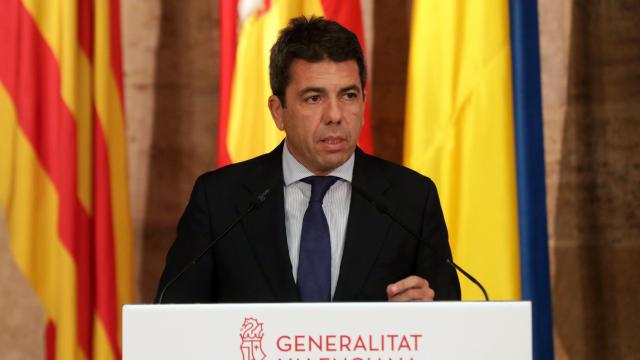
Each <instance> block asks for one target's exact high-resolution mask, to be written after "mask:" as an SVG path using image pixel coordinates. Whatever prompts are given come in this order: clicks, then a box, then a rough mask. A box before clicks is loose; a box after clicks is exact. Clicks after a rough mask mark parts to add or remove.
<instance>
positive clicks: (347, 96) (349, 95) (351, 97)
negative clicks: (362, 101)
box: [344, 92, 358, 100]
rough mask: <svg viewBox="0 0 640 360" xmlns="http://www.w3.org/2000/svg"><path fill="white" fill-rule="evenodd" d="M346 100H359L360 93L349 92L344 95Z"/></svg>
mask: <svg viewBox="0 0 640 360" xmlns="http://www.w3.org/2000/svg"><path fill="white" fill-rule="evenodd" d="M344 98H345V99H347V100H354V99H357V98H358V93H356V92H347V93H344Z"/></svg>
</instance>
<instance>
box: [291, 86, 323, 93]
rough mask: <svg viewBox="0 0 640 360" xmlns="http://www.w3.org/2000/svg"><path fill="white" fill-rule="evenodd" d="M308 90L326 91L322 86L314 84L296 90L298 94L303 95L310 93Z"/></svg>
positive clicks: (315, 91)
mask: <svg viewBox="0 0 640 360" xmlns="http://www.w3.org/2000/svg"><path fill="white" fill-rule="evenodd" d="M310 92H314V93H321V94H322V93H325V92H327V91H326V90H325V89H324V88H321V87H315V86H308V87H306V88H304V89H302V90H300V91H298V95H304V94H306V93H310Z"/></svg>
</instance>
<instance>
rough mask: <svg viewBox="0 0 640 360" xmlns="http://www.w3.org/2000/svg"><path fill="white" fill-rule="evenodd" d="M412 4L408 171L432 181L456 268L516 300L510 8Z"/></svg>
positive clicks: (465, 285) (495, 295)
mask: <svg viewBox="0 0 640 360" xmlns="http://www.w3.org/2000/svg"><path fill="white" fill-rule="evenodd" d="M413 4H414V5H413V6H414V7H413V19H412V30H411V45H410V46H411V50H410V58H409V74H408V87H407V107H406V127H405V141H404V162H405V165H407V166H408V167H411V168H413V169H415V170H417V171H419V172H420V173H422V174H424V175H426V176H429V177H431V178H432V179H433V180H434V181H435V183H436V185H437V187H438V191H439V193H440V198H441V202H442V206H443V210H444V213H445V218H446V221H447V227H448V229H449V237H450V242H451V246H452V250H453V256H454V260H455V261H456V262H457V263H458V264H459V265H461V266H462V267H463V268H465V269H466V270H467V271H469V272H470V273H472V274H473V275H474V276H476V277H477V278H478V280H480V281H481V282H482V283H483V284H484V285H485V287H486V288H487V291H488V292H489V295H490V296H491V297H492V299H518V298H519V297H520V262H519V245H518V214H517V196H516V195H517V194H516V170H515V150H514V146H515V145H514V134H513V127H514V125H513V105H512V94H511V91H512V90H511V51H510V43H509V8H508V6H509V4H508V1H507V0H485V1H464V0H448V1H426V0H417V1H414V3H413ZM461 285H462V295H463V299H481V298H482V294H481V292H480V291H479V290H477V289H476V288H475V286H474V285H473V284H471V283H470V282H469V281H467V280H464V279H461Z"/></svg>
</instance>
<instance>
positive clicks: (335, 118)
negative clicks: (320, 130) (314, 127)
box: [324, 99, 342, 124]
mask: <svg viewBox="0 0 640 360" xmlns="http://www.w3.org/2000/svg"><path fill="white" fill-rule="evenodd" d="M325 104H326V107H325V111H324V117H325V122H326V123H327V124H330V123H335V124H339V123H340V122H341V121H342V107H341V104H340V101H339V100H337V99H332V100H331V101H327V102H326V103H325Z"/></svg>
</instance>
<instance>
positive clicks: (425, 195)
mask: <svg viewBox="0 0 640 360" xmlns="http://www.w3.org/2000/svg"><path fill="white" fill-rule="evenodd" d="M270 60H271V61H270V80H271V88H272V91H273V95H272V96H271V97H270V98H269V102H268V105H269V109H270V111H271V114H272V116H273V118H274V121H275V124H276V126H277V127H278V128H279V129H280V130H284V131H285V133H286V138H285V141H283V143H281V144H280V145H279V146H278V147H277V148H276V149H275V150H273V151H272V152H271V153H268V154H265V155H262V156H259V157H257V158H254V159H251V160H248V161H245V162H241V163H238V164H234V165H230V166H227V167H224V168H222V169H218V170H216V171H213V172H209V173H207V174H204V175H202V176H201V177H200V178H198V180H197V181H196V184H195V186H194V189H193V193H192V195H191V199H190V201H189V204H188V206H187V208H186V210H185V212H184V215H183V216H182V218H181V220H180V223H179V225H178V236H177V239H176V241H175V242H174V244H173V245H172V247H171V249H170V251H169V253H168V255H167V263H166V267H165V270H164V272H163V274H162V278H161V280H160V285H159V292H160V291H162V290H163V289H164V288H165V287H166V286H167V284H168V283H169V282H170V280H171V279H173V278H174V277H175V276H176V274H178V272H179V271H180V269H182V268H183V267H184V266H185V265H186V264H187V263H188V262H189V261H191V260H192V259H193V258H195V257H196V256H197V255H198V254H199V253H200V252H201V251H202V250H203V249H205V248H206V247H207V245H208V244H210V243H211V241H212V240H213V239H215V238H217V237H218V236H220V235H221V234H222V233H223V232H225V230H227V228H228V227H229V226H230V225H231V224H232V223H233V222H234V221H235V220H236V219H238V218H241V220H240V222H239V223H238V224H237V226H233V227H232V228H231V230H230V231H229V232H228V233H227V234H226V235H225V236H224V237H222V238H220V240H219V241H218V242H217V243H215V245H214V246H213V247H212V249H211V250H210V251H209V252H207V253H206V254H205V255H204V256H203V257H202V258H201V259H200V260H199V262H198V263H197V264H195V265H194V266H192V267H190V268H189V269H188V270H187V271H186V272H184V273H183V274H182V275H180V277H179V278H178V279H177V280H176V281H175V282H174V283H173V284H171V285H170V287H168V288H167V290H166V293H165V295H164V299H163V302H289V301H385V300H389V301H428V300H433V299H436V300H457V299H460V285H459V282H458V277H457V274H456V272H455V270H454V269H453V267H451V266H450V265H449V264H448V263H447V262H446V260H445V259H446V258H449V257H450V256H451V251H450V248H449V243H448V240H447V230H446V226H445V222H444V217H443V214H442V210H441V207H440V202H439V199H438V195H437V192H436V188H435V185H434V184H433V182H432V181H431V180H429V179H428V178H426V177H424V176H422V175H420V174H417V173H415V172H413V171H411V170H409V169H407V168H404V167H402V166H399V165H396V164H393V163H390V162H387V161H384V160H381V159H378V158H376V157H373V156H369V155H367V154H365V153H363V152H362V151H361V150H360V149H359V148H357V147H356V143H357V141H358V138H359V135H360V131H361V129H362V125H363V121H364V120H363V119H364V117H363V113H364V97H365V94H364V88H365V83H366V69H365V65H364V58H363V55H362V50H361V49H360V46H359V44H358V40H357V38H356V37H355V35H354V34H353V33H351V32H350V31H349V30H347V29H345V28H344V27H342V26H341V25H339V24H337V23H335V22H332V21H328V20H325V19H322V18H311V19H306V18H296V19H293V20H292V21H291V22H290V24H289V26H288V27H287V28H285V29H283V31H282V32H281V33H280V35H279V38H278V40H277V42H276V44H275V45H274V46H273V48H272V50H271V59H270ZM381 208H384V211H382V210H381ZM385 212H388V213H391V214H392V215H391V216H390V215H389V214H387V213H385ZM392 216H393V217H394V218H395V219H398V220H399V219H401V222H402V225H403V226H401V225H400V224H399V223H398V222H397V221H398V220H394V219H392ZM404 227H406V228H408V229H409V231H407V229H405V228H404ZM411 233H414V234H418V236H415V235H413V234H411Z"/></svg>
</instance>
